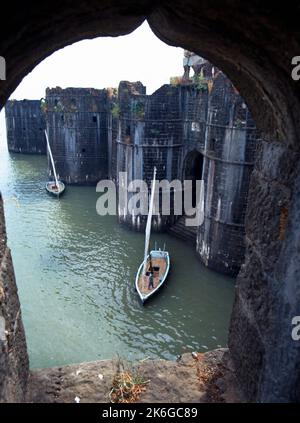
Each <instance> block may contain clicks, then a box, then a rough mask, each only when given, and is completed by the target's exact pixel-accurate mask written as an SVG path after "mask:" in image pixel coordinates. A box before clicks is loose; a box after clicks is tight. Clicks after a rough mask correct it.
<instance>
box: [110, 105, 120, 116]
mask: <svg viewBox="0 0 300 423" xmlns="http://www.w3.org/2000/svg"><path fill="white" fill-rule="evenodd" d="M111 114H112V117H113V118H115V119H117V118H118V117H119V116H120V106H119V104H117V103H114V104H113V106H112V109H111Z"/></svg>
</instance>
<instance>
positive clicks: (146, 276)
mask: <svg viewBox="0 0 300 423" xmlns="http://www.w3.org/2000/svg"><path fill="white" fill-rule="evenodd" d="M155 185H156V167H154V171H153V180H152V187H151V197H150V205H149V211H148V217H147V224H146V231H145V250H144V260H143V262H142V263H141V265H140V267H139V269H138V272H137V275H136V278H135V287H136V290H137V292H138V294H139V297H140V299H141V301H142V303H143V304H144V302H145V301H147V300H148V299H149V298H150V297H152V296H153V295H154V294H155V293H156V292H157V291H158V290H159V289H160V288H161V287H162V286H163V284H164V283H165V281H166V279H167V276H168V273H169V270H170V256H169V253H168V251H165V248H163V250H161V249H158V250H157V249H155V250H152V251H150V253H149V244H150V235H151V224H152V215H153V208H154V194H155Z"/></svg>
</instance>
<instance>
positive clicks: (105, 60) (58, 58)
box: [0, 22, 183, 140]
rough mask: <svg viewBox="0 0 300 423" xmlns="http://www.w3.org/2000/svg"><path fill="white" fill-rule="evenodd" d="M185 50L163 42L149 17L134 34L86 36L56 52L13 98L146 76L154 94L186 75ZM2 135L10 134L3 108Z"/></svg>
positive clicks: (110, 84) (103, 85)
mask: <svg viewBox="0 0 300 423" xmlns="http://www.w3.org/2000/svg"><path fill="white" fill-rule="evenodd" d="M182 61H183V49H182V48H179V47H170V46H168V45H167V44H165V43H163V42H162V41H160V40H159V39H158V38H157V37H156V36H155V35H154V34H153V32H152V31H151V29H150V27H149V25H148V24H147V23H146V22H144V23H143V24H142V25H141V26H140V27H139V28H137V29H136V30H135V31H134V32H132V33H131V34H129V35H125V36H122V37H101V38H95V39H93V40H83V41H79V42H77V43H74V44H72V45H70V46H67V47H65V48H63V49H61V50H58V51H56V52H55V53H53V54H52V55H51V56H49V57H47V58H46V59H45V60H43V61H42V62H41V63H40V64H39V65H37V66H36V67H35V68H34V69H33V71H32V72H30V73H29V74H28V75H27V76H26V77H25V78H24V79H23V81H22V82H21V83H20V85H19V86H18V87H17V89H16V90H15V91H14V92H13V93H12V95H11V97H10V99H16V100H23V99H24V98H26V99H40V98H42V97H44V96H45V90H46V88H47V87H50V88H53V87H57V86H58V87H61V88H67V87H93V88H106V87H118V85H119V82H120V81H121V80H127V81H132V82H133V81H141V82H142V83H143V84H144V85H146V87H147V94H152V93H153V92H154V91H155V90H156V89H158V88H159V87H160V86H161V85H163V84H166V83H169V80H170V77H171V76H177V75H183V65H182ZM0 137H1V139H2V140H3V139H4V138H5V118H4V110H2V112H1V113H0Z"/></svg>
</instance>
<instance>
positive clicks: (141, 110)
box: [132, 101, 145, 119]
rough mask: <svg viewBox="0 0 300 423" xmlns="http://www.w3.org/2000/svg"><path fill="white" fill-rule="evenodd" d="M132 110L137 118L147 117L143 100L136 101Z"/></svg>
mask: <svg viewBox="0 0 300 423" xmlns="http://www.w3.org/2000/svg"><path fill="white" fill-rule="evenodd" d="M132 112H133V115H134V116H135V118H136V119H143V118H144V117H145V105H144V103H142V102H141V101H138V102H136V103H134V105H133V110H132Z"/></svg>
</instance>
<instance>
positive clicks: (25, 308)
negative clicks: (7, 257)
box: [0, 140, 234, 368]
mask: <svg viewBox="0 0 300 423" xmlns="http://www.w3.org/2000/svg"><path fill="white" fill-rule="evenodd" d="M0 144H1V145H0V156H1V157H0V158H1V160H0V190H1V191H2V193H3V197H4V200H5V212H6V223H7V231H8V241H9V246H10V248H11V250H12V255H13V260H14V265H15V273H16V278H17V283H18V287H19V294H20V299H21V305H22V313H23V320H24V324H25V330H26V335H27V342H28V349H29V355H30V363H31V367H32V368H37V367H49V366H54V365H62V364H67V363H74V362H81V361H90V360H96V359H105V358H112V357H114V356H116V354H119V355H121V356H123V357H126V358H128V359H140V358H143V357H145V356H149V357H155V358H174V357H175V356H177V355H178V354H181V353H182V352H187V351H194V350H199V351H205V350H207V349H212V348H216V347H218V346H226V342H227V333H228V324H229V318H230V312H231V308H232V303H233V291H234V280H233V279H230V278H227V277H224V276H221V275H218V274H217V273H214V272H211V271H209V270H207V269H206V268H204V267H203V266H202V265H201V264H200V262H199V261H198V259H197V257H196V254H195V252H194V251H193V249H192V248H191V247H190V246H188V245H186V244H185V243H184V242H181V241H179V240H176V239H173V238H171V237H170V236H168V235H156V236H153V237H152V240H153V242H154V241H155V240H156V241H158V243H159V245H163V243H164V242H166V245H167V248H168V250H169V252H170V255H171V260H172V263H171V264H172V269H171V274H170V277H169V280H168V284H167V286H166V287H165V288H164V289H163V290H162V291H161V292H160V293H159V294H158V295H157V296H156V297H155V299H154V300H153V301H151V302H149V304H147V305H146V306H144V307H143V306H141V304H140V303H139V301H138V298H137V294H136V292H135V290H134V277H135V273H136V270H137V267H138V265H139V264H140V262H141V260H142V255H143V246H144V236H143V235H142V234H136V233H134V232H130V231H128V230H127V229H125V228H123V227H120V226H119V225H118V223H117V219H116V217H100V216H98V215H97V214H96V207H95V206H96V200H97V198H98V195H99V194H97V193H96V191H95V188H86V187H68V188H67V191H66V194H65V196H64V197H62V198H61V199H60V200H59V201H57V200H56V199H54V198H51V197H49V196H48V195H47V194H46V192H45V189H44V186H45V181H46V179H47V177H46V172H45V169H46V158H45V157H35V156H25V155H16V154H13V155H9V154H8V152H7V151H6V148H5V147H4V145H3V144H4V141H3V140H2V141H1V142H0Z"/></svg>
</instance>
